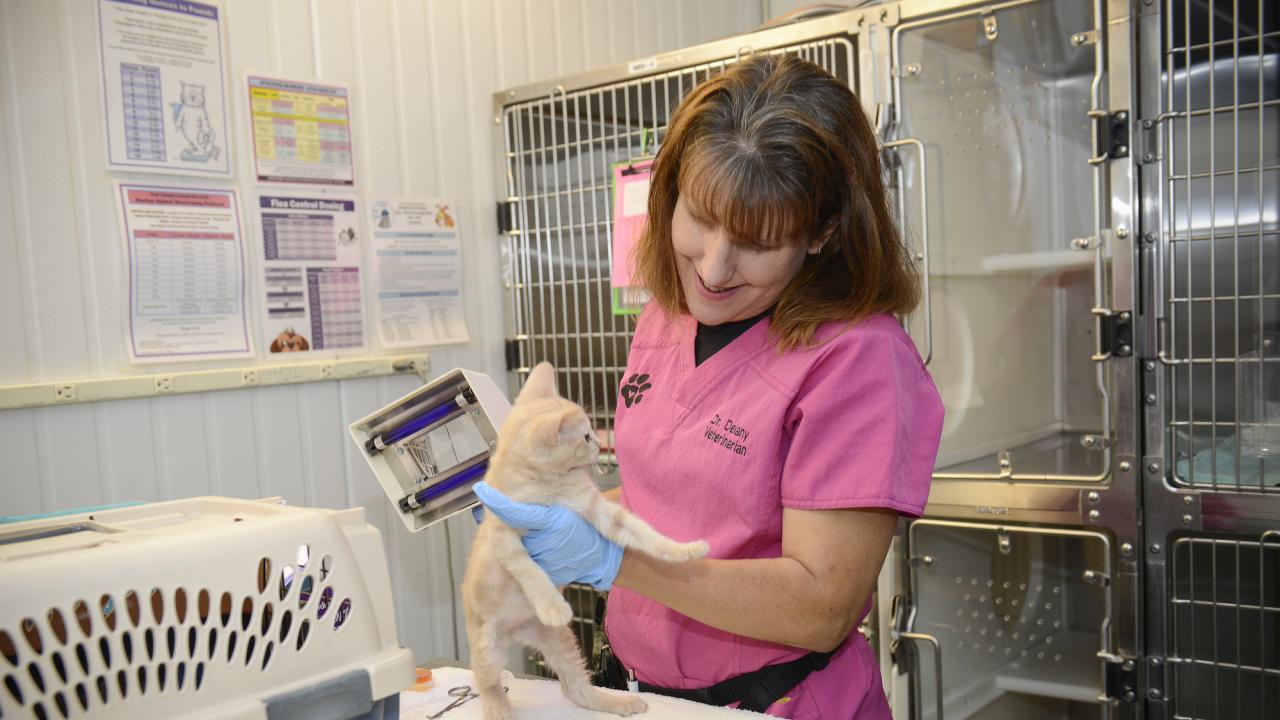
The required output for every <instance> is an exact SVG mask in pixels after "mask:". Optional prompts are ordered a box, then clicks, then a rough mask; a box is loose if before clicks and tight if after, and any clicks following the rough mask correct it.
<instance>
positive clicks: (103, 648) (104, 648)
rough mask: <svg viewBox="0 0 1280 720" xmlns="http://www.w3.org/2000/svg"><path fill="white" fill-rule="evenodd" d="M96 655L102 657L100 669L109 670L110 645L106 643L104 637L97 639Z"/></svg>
mask: <svg viewBox="0 0 1280 720" xmlns="http://www.w3.org/2000/svg"><path fill="white" fill-rule="evenodd" d="M98 654H100V655H102V667H103V668H104V669H106V670H110V669H111V643H110V642H108V641H107V637H106V636H105V635H104V636H102V637H100V638H98Z"/></svg>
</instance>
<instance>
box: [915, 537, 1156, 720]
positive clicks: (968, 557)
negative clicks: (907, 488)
mask: <svg viewBox="0 0 1280 720" xmlns="http://www.w3.org/2000/svg"><path fill="white" fill-rule="evenodd" d="M1111 559H1112V552H1111V543H1110V541H1109V539H1108V538H1107V536H1106V535H1103V534H1101V533H1097V532H1087V531H1078V530H1053V529H1045V528H1036V527H1014V526H1004V527H1002V526H996V525H983V524H978V523H963V522H948V521H940V520H918V521H915V522H913V523H911V525H910V527H909V528H908V558H907V560H908V565H909V574H910V595H909V598H910V601H909V603H908V605H907V606H906V607H901V608H899V610H898V613H897V618H898V620H899V625H898V627H897V630H898V638H899V648H902V647H903V646H904V645H906V646H907V647H908V648H909V650H908V652H910V653H912V654H913V655H914V657H912V658H910V659H909V661H908V664H909V667H910V669H911V671H912V674H913V676H914V677H913V680H914V682H913V684H914V685H915V691H916V692H915V708H916V712H915V713H914V717H917V718H922V719H923V720H934V719H935V718H937V717H938V714H939V712H944V713H945V718H946V720H964V719H966V718H971V717H972V718H988V719H994V718H1006V717H1045V718H1055V717H1059V718H1081V717H1104V716H1105V714H1106V712H1107V710H1106V708H1107V707H1109V705H1108V704H1107V703H1106V702H1105V700H1106V699H1107V698H1108V697H1121V696H1123V695H1124V694H1125V693H1126V692H1132V691H1133V690H1134V688H1133V687H1132V685H1130V686H1129V687H1128V688H1127V689H1126V688H1125V687H1124V686H1123V681H1122V680H1121V681H1120V684H1117V682H1116V681H1117V679H1118V677H1119V676H1118V675H1117V673H1116V672H1114V670H1115V668H1112V667H1111V663H1110V662H1109V661H1108V659H1109V658H1114V655H1113V654H1112V644H1111V643H1112V639H1111V622H1112V590H1111V579H1112V577H1113V575H1112V572H1113V570H1112V561H1111ZM899 657H900V658H901V657H903V655H902V653H899Z"/></svg>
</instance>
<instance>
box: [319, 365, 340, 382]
mask: <svg viewBox="0 0 1280 720" xmlns="http://www.w3.org/2000/svg"><path fill="white" fill-rule="evenodd" d="M320 377H322V378H324V379H326V380H332V379H333V378H336V377H338V370H337V368H335V367H334V366H332V365H321V366H320Z"/></svg>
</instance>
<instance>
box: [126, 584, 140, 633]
mask: <svg viewBox="0 0 1280 720" xmlns="http://www.w3.org/2000/svg"><path fill="white" fill-rule="evenodd" d="M124 609H125V613H127V614H128V615H129V622H131V623H133V626H134V627H138V624H139V623H141V622H142V603H141V602H139V601H138V593H136V592H134V591H132V590H130V591H129V592H127V593H125V596H124Z"/></svg>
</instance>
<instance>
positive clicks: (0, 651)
mask: <svg viewBox="0 0 1280 720" xmlns="http://www.w3.org/2000/svg"><path fill="white" fill-rule="evenodd" d="M0 655H4V659H5V660H8V661H9V664H10V665H12V666H14V667H17V666H18V646H17V645H14V644H13V638H11V637H9V633H8V631H5V630H0Z"/></svg>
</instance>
